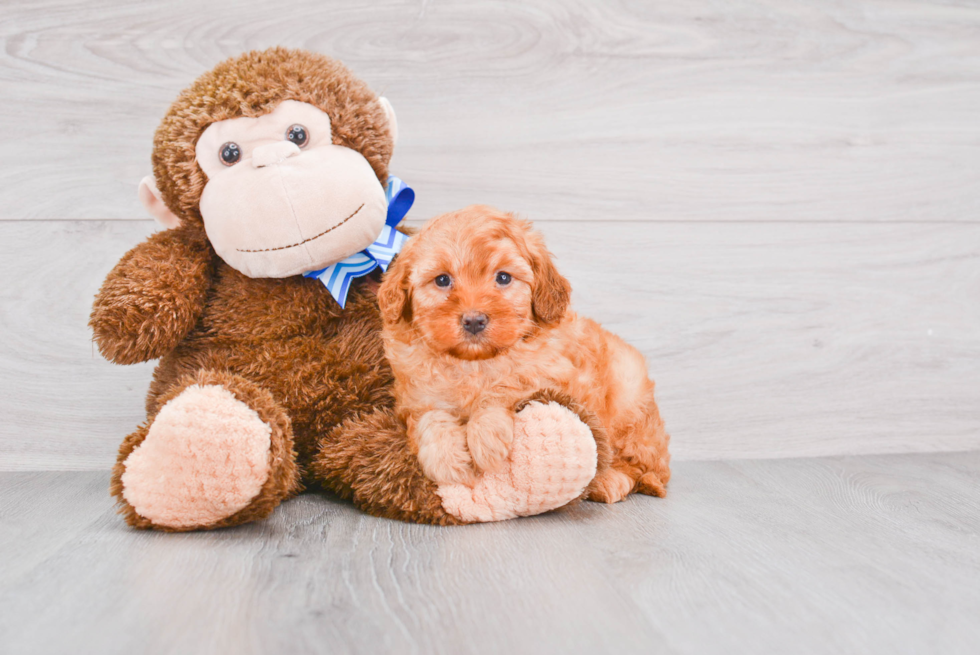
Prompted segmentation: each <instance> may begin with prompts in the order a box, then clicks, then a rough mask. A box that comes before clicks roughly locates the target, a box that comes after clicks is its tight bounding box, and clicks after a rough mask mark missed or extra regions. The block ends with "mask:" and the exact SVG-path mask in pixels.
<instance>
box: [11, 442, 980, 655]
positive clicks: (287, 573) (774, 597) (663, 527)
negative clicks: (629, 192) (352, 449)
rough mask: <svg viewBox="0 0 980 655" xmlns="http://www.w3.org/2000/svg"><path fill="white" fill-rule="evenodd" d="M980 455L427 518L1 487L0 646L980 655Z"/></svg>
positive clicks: (319, 505) (710, 471)
mask: <svg viewBox="0 0 980 655" xmlns="http://www.w3.org/2000/svg"><path fill="white" fill-rule="evenodd" d="M978 468H980V453H976V452H973V453H946V454H934V455H888V456H863V457H834V458H820V459H785V460H778V461H746V460H742V461H733V462H686V463H681V464H678V466H677V467H676V477H675V481H674V482H673V483H672V489H671V494H670V495H669V496H668V497H667V498H666V499H663V500H661V499H656V498H648V497H633V498H631V499H630V500H628V501H627V502H624V503H621V504H619V505H615V506H612V507H607V506H602V505H597V504H593V503H583V504H580V505H578V506H575V507H573V508H571V509H567V510H565V511H562V512H558V513H554V514H549V515H544V516H540V517H535V518H531V519H527V520H520V521H509V522H504V523H498V524H489V525H477V526H471V527H465V528H433V527H428V526H417V525H408V524H404V523H399V522H395V521H388V520H383V519H375V518H371V517H368V516H364V515H363V514H361V513H359V512H357V511H356V510H354V509H353V508H352V507H350V506H349V505H347V504H346V503H342V502H339V501H334V500H331V499H329V498H326V497H323V496H312V495H307V496H301V497H300V498H297V499H295V500H292V501H290V502H288V503H286V504H285V505H284V506H283V507H282V508H280V509H279V510H278V511H277V512H276V514H275V515H274V516H273V518H271V519H270V520H268V521H266V522H264V523H261V524H257V525H249V526H243V527H240V528H235V529H231V530H225V531H220V532H213V533H199V534H186V535H167V534H159V533H148V532H136V531H132V530H129V529H127V528H126V527H124V526H123V525H122V524H121V523H120V521H119V519H118V517H117V516H115V515H114V514H113V512H112V508H111V506H110V503H109V500H108V499H107V498H106V493H105V489H106V485H107V476H106V474H104V473H97V472H46V473H4V474H0V510H2V515H3V522H2V525H0V561H2V562H3V567H2V569H0V650H2V651H3V652H4V653H35V652H36V653H66V652H83V653H89V652H91V653H148V654H149V653H198V652H208V653H308V652H324V653H421V654H427V653H447V654H459V653H605V652H609V653H644V654H650V653H718V654H719V655H728V654H730V653H887V654H889V655H897V654H901V653H944V654H953V653H963V654H967V653H976V652H977V647H978V645H980V621H978V620H977V617H978V616H980V547H978V544H980V485H978V484H977V470H978Z"/></svg>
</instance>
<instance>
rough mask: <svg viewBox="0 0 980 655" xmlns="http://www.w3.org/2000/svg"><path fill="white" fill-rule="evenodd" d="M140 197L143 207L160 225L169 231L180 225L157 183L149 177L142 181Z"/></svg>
mask: <svg viewBox="0 0 980 655" xmlns="http://www.w3.org/2000/svg"><path fill="white" fill-rule="evenodd" d="M139 197H140V202H141V203H143V207H145V208H146V211H148V212H150V214H151V215H152V216H153V218H155V219H157V222H158V223H159V224H160V225H162V226H163V227H165V228H167V229H168V230H172V229H174V228H175V227H178V226H179V225H180V219H179V218H177V215H176V214H175V213H173V212H172V211H170V208H169V207H167V203H165V202H164V201H163V196H161V195H160V191H159V190H157V185H156V183H155V182H154V181H153V178H152V177H150V176H149V175H147V176H146V177H144V178H143V179H142V180H140V188H139Z"/></svg>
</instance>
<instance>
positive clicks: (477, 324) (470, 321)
mask: <svg viewBox="0 0 980 655" xmlns="http://www.w3.org/2000/svg"><path fill="white" fill-rule="evenodd" d="M462 322H463V329H464V330H466V331H467V332H469V333H470V334H480V333H481V332H483V331H484V330H486V329H487V323H489V322H490V319H489V318H487V315H486V314H480V313H479V312H466V313H465V314H463V321H462Z"/></svg>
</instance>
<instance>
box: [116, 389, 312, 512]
mask: <svg viewBox="0 0 980 655" xmlns="http://www.w3.org/2000/svg"><path fill="white" fill-rule="evenodd" d="M199 377H201V378H206V377H209V376H207V375H206V374H200V375H199ZM210 377H220V376H216V375H213V374H212V376H210ZM227 377H228V378H229V379H228V380H224V381H225V382H226V383H230V389H229V388H228V387H227V386H225V385H222V384H213V383H212V384H207V383H202V384H190V385H188V386H186V387H185V388H183V389H182V390H181V391H179V393H177V394H176V395H175V396H174V397H172V398H171V399H170V401H169V402H167V403H166V404H165V405H164V406H163V407H162V408H161V409H160V411H159V413H158V414H157V415H156V416H155V417H154V419H153V422H152V423H151V424H150V425H149V427H148V428H146V427H144V428H141V430H139V431H137V433H135V434H134V435H131V439H132V440H133V441H135V442H137V443H136V445H135V447H134V448H133V449H132V452H130V453H129V455H128V457H126V458H125V459H124V460H123V461H122V462H121V465H120V466H117V475H118V478H117V479H115V480H114V482H113V487H114V489H113V491H114V492H115V493H116V495H117V497H119V498H120V501H121V502H122V503H123V506H124V512H125V513H126V514H127V520H128V521H129V523H130V524H132V525H135V526H137V527H152V528H158V529H163V530H193V529H201V528H212V527H221V526H226V525H235V524H236V523H243V522H245V521H248V520H253V519H256V518H263V517H264V516H267V515H268V514H269V513H270V512H271V511H272V509H273V508H274V507H275V506H276V505H277V504H278V503H279V501H280V500H281V499H282V497H284V496H285V495H287V494H288V492H290V491H292V487H294V486H295V485H294V483H293V482H292V479H294V478H295V463H294V462H293V461H292V458H291V457H290V456H291V455H292V453H291V439H290V435H289V434H288V431H289V428H288V419H281V420H277V417H275V416H267V417H266V420H263V418H262V416H260V412H262V414H265V415H269V414H273V413H274V412H273V411H271V410H273V409H274V408H272V407H265V405H268V404H269V403H270V402H271V397H269V398H267V399H266V398H263V397H262V392H261V390H259V389H257V388H256V387H255V386H254V385H251V384H250V383H248V382H247V381H244V380H240V379H239V380H235V379H231V378H232V376H227ZM200 381H201V382H206V380H205V379H201V380H200ZM207 381H210V380H207ZM215 381H216V380H215ZM233 391H234V392H235V393H233ZM250 396H251V397H250ZM240 398H243V399H246V400H249V401H250V403H251V405H255V408H253V406H250V404H247V403H246V402H243V400H241V399H240ZM256 400H257V401H258V402H251V401H256ZM263 401H266V402H263ZM257 409H258V410H259V411H257ZM283 428H285V429H283ZM284 440H285V441H284ZM124 446H125V444H124ZM272 453H275V454H276V455H277V456H272ZM284 454H285V455H286V457H283V455H284ZM287 460H288V461H287ZM273 473H274V474H275V475H274V476H273V477H274V478H276V479H274V480H270V475H272V474H273ZM279 478H282V480H279ZM267 487H268V488H267ZM280 487H282V488H280Z"/></svg>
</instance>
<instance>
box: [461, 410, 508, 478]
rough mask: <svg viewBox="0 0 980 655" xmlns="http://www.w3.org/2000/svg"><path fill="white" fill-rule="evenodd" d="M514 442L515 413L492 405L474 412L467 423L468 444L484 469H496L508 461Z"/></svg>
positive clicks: (478, 464) (475, 459)
mask: <svg viewBox="0 0 980 655" xmlns="http://www.w3.org/2000/svg"><path fill="white" fill-rule="evenodd" d="M512 443H514V414H513V413H512V412H510V411H508V410H506V409H504V408H503V407H491V408H489V409H485V410H482V411H480V412H478V413H476V414H474V415H473V416H472V417H471V418H470V420H469V423H467V424H466V445H467V446H469V449H470V456H471V457H472V458H473V463H474V464H476V465H477V466H478V467H479V468H480V470H482V471H496V470H497V469H498V468H500V466H501V465H502V464H503V463H504V462H505V461H507V456H508V455H509V454H510V446H511V444H512Z"/></svg>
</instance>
